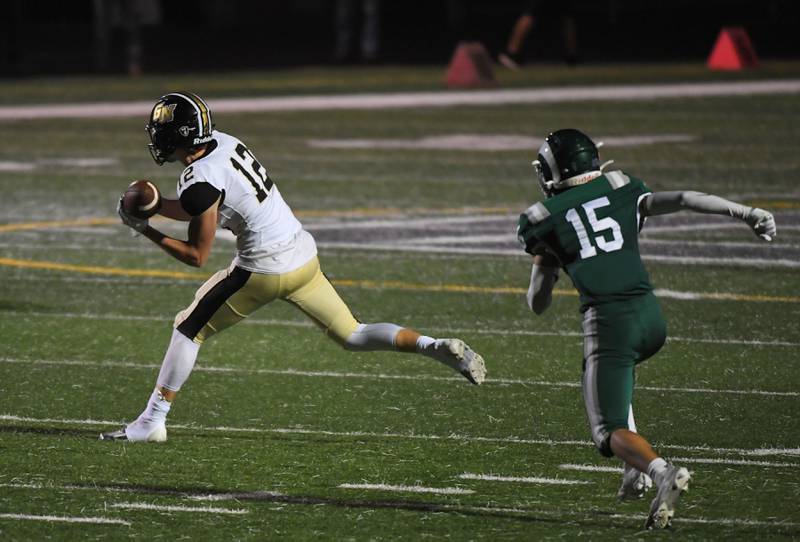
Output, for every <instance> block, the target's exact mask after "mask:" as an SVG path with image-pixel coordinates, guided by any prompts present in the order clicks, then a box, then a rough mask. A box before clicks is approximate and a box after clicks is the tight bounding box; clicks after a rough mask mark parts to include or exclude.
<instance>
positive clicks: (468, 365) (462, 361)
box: [432, 339, 486, 385]
mask: <svg viewBox="0 0 800 542" xmlns="http://www.w3.org/2000/svg"><path fill="white" fill-rule="evenodd" d="M432 355H433V357H434V358H435V359H437V360H439V361H441V362H442V363H444V364H445V365H447V366H448V367H450V368H451V369H453V370H455V371H458V372H459V373H461V374H462V375H464V377H465V378H466V379H467V380H469V381H470V382H472V383H473V384H475V385H479V384H481V383H482V382H483V381H484V380H485V379H486V365H485V364H484V362H483V357H481V355H480V354H478V353H477V352H475V351H474V350H473V349H472V348H470V347H469V346H467V345H466V343H464V341H462V340H461V339H438V340H437V341H436V342H434V343H433V352H432Z"/></svg>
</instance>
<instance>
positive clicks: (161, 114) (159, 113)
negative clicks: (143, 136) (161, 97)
mask: <svg viewBox="0 0 800 542" xmlns="http://www.w3.org/2000/svg"><path fill="white" fill-rule="evenodd" d="M177 105H178V104H165V103H159V104H156V106H155V107H154V108H153V122H154V123H156V124H166V123H168V122H172V120H173V119H174V118H175V107H176V106H177Z"/></svg>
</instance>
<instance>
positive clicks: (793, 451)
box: [0, 414, 800, 457]
mask: <svg viewBox="0 0 800 542" xmlns="http://www.w3.org/2000/svg"><path fill="white" fill-rule="evenodd" d="M0 420H4V421H11V422H25V423H44V424H59V425H91V426H104V427H117V426H119V425H120V421H118V420H114V421H109V420H92V419H74V418H73V419H70V418H34V417H30V416H17V415H14V414H0ZM170 428H171V429H187V430H191V431H207V432H215V433H223V434H224V433H234V434H235V433H251V434H270V435H272V434H278V435H313V436H330V437H355V438H377V439H402V440H428V441H455V442H482V443H504V444H522V445H534V446H573V447H575V446H579V447H590V446H594V444H593V443H592V442H590V441H586V440H553V439H524V438H519V437H515V436H510V437H473V436H469V435H458V434H455V433H451V434H447V435H423V434H416V433H412V434H404V433H376V432H370V431H328V430H324V429H302V428H296V427H293V428H284V427H278V428H260V427H228V426H216V427H209V426H201V425H194V424H191V425H183V424H170ZM658 447H659V448H663V449H668V450H684V451H692V452H706V453H717V454H734V455H743V456H756V457H765V456H775V455H778V456H782V455H788V456H800V447H797V448H719V447H711V446H706V445H699V446H698V445H693V446H690V445H682V444H664V443H658Z"/></svg>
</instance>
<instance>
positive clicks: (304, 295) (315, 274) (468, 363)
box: [282, 258, 486, 384]
mask: <svg viewBox="0 0 800 542" xmlns="http://www.w3.org/2000/svg"><path fill="white" fill-rule="evenodd" d="M284 277H285V279H286V280H285V288H286V291H285V294H282V297H284V298H285V299H286V300H287V301H289V302H291V303H293V304H294V305H296V306H297V307H298V308H299V309H300V310H302V311H303V312H304V313H306V314H307V315H308V316H309V317H311V318H312V319H313V320H314V321H315V322H316V323H317V324H318V325H319V326H320V327H321V328H322V329H323V330H324V331H325V333H326V334H327V335H328V336H329V337H331V338H332V339H333V340H335V341H336V342H337V343H339V344H340V345H341V346H342V347H343V348H345V349H346V350H351V351H362V352H367V351H377V350H388V351H399V352H410V353H419V354H423V355H425V356H428V357H430V358H433V359H435V360H437V361H440V362H442V363H444V364H445V365H447V366H448V367H451V368H452V369H454V370H456V371H458V372H460V373H461V374H462V375H464V377H466V378H467V379H468V380H469V381H470V382H472V383H474V384H480V383H481V382H482V381H483V379H484V378H485V373H486V369H485V367H484V363H483V358H482V357H481V356H480V355H479V354H477V353H475V352H474V351H473V350H472V349H471V348H469V346H467V345H466V344H465V343H464V342H463V341H461V340H460V339H434V338H433V337H429V336H427V335H423V334H421V333H419V332H417V331H414V330H412V329H409V328H404V327H401V326H398V325H397V324H392V323H375V324H364V323H360V322H358V321H357V320H356V319H355V317H354V316H353V313H352V312H351V311H350V309H349V308H348V306H347V305H346V304H345V303H344V301H342V298H341V297H340V296H339V294H338V293H337V292H336V290H335V289H334V288H333V286H332V285H331V283H330V281H328V279H327V278H326V277H325V275H324V274H322V271H321V270H320V268H319V262H318V261H317V260H316V258H315V259H314V260H312V261H311V262H309V263H308V264H306V265H305V266H303V267H302V268H300V269H298V270H297V271H294V272H292V273H289V274H287V275H284ZM283 287H284V286H283V285H282V288H283Z"/></svg>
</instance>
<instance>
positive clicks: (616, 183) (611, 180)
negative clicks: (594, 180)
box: [605, 171, 631, 190]
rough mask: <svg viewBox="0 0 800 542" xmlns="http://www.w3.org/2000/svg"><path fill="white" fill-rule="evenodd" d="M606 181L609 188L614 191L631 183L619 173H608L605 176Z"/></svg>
mask: <svg viewBox="0 0 800 542" xmlns="http://www.w3.org/2000/svg"><path fill="white" fill-rule="evenodd" d="M605 176H606V179H608V184H610V185H611V188H613V189H614V190H616V189H617V188H622V187H623V186H625V185H626V184H628V183H630V182H631V178H630V177H628V176H627V175H625V174H624V173H622V172H621V171H609V172H608V173H606V174H605Z"/></svg>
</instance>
